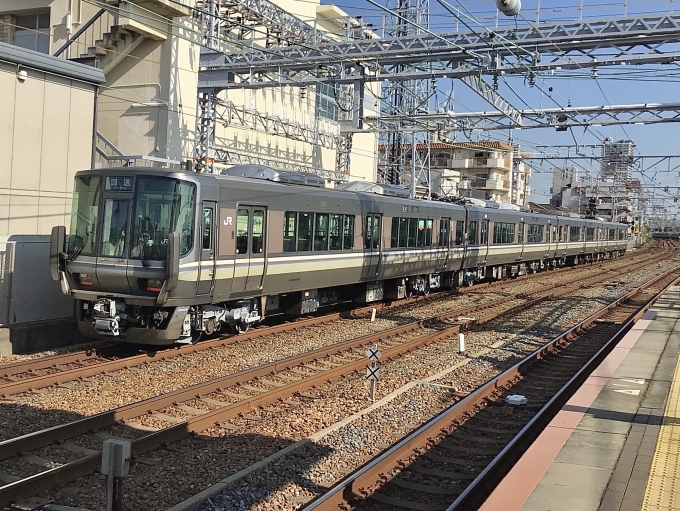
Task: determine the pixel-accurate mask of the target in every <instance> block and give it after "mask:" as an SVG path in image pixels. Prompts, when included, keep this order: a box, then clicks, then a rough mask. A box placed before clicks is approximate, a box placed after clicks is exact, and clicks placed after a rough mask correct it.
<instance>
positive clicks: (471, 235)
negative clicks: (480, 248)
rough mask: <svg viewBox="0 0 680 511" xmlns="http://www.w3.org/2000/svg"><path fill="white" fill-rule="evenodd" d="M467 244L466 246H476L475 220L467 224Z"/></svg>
mask: <svg viewBox="0 0 680 511" xmlns="http://www.w3.org/2000/svg"><path fill="white" fill-rule="evenodd" d="M467 242H468V245H476V244H477V222H476V221H475V220H470V221H469V222H468V233H467Z"/></svg>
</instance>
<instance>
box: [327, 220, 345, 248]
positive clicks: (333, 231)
mask: <svg viewBox="0 0 680 511" xmlns="http://www.w3.org/2000/svg"><path fill="white" fill-rule="evenodd" d="M329 218H330V222H329V224H328V238H329V242H328V250H342V215H330V217H329Z"/></svg>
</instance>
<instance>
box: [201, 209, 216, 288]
mask: <svg viewBox="0 0 680 511" xmlns="http://www.w3.org/2000/svg"><path fill="white" fill-rule="evenodd" d="M216 210H217V205H216V203H215V202H213V201H203V214H202V215H201V235H200V242H201V249H200V253H201V260H200V261H199V263H198V282H197V283H196V295H209V294H210V293H211V292H212V290H213V288H214V287H215V269H216V268H215V264H216V259H217V258H216V257H215V247H216V246H217V239H216V238H217V226H216V222H215V212H216Z"/></svg>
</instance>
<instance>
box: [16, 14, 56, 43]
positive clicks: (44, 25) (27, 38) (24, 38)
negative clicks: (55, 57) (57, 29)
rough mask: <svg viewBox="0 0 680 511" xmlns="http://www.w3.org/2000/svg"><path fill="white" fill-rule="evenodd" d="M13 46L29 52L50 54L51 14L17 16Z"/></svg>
mask: <svg viewBox="0 0 680 511" xmlns="http://www.w3.org/2000/svg"><path fill="white" fill-rule="evenodd" d="M14 25H15V26H14V38H13V41H12V42H13V44H14V45H15V46H19V47H21V48H26V49H27V50H34V51H39V52H41V53H49V52H50V13H49V12H41V13H37V14H27V15H24V16H17V17H16V18H15V21H14Z"/></svg>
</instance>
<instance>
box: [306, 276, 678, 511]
mask: <svg viewBox="0 0 680 511" xmlns="http://www.w3.org/2000/svg"><path fill="white" fill-rule="evenodd" d="M678 271H679V268H677V267H676V268H673V269H671V270H668V271H667V272H664V273H662V274H661V275H659V276H657V277H655V278H654V279H652V280H651V281H649V282H647V283H645V284H644V285H642V286H639V287H637V288H636V289H634V290H632V291H631V292H629V293H627V294H626V295H625V296H623V297H621V298H619V299H617V300H616V301H614V302H612V303H611V304H609V305H607V306H605V307H603V308H602V309H600V310H598V311H597V312H595V313H593V314H592V315H590V316H589V317H587V318H586V319H584V320H583V321H581V322H579V323H578V324H577V325H575V326H574V327H572V328H570V329H569V330H567V331H566V332H564V333H562V334H560V335H559V336H557V337H556V338H554V339H553V340H551V341H550V342H548V343H546V344H544V345H543V346H542V347H540V348H538V349H536V350H535V351H534V352H532V353H531V354H530V355H528V356H527V357H525V358H524V359H523V360H522V361H520V362H518V363H517V364H515V365H514V366H512V367H511V368H509V369H507V370H506V371H504V372H503V373H501V374H499V375H497V376H494V377H493V378H491V379H490V380H488V381H487V382H486V383H485V384H483V385H482V386H480V387H479V388H478V389H477V390H475V391H474V392H472V393H470V394H469V395H468V396H466V397H464V398H462V399H461V400H460V401H459V402H458V403H456V404H454V405H453V406H451V407H449V408H448V409H446V410H445V411H443V412H442V413H440V414H439V415H438V416H436V417H434V418H433V419H431V420H429V421H428V422H427V423H425V424H424V425H423V426H421V427H420V428H418V429H416V430H415V431H413V432H412V433H410V434H409V435H407V436H406V437H404V438H403V439H402V440H400V441H399V442H397V443H396V444H394V445H393V446H391V447H390V448H388V449H387V450H386V451H384V452H383V453H381V454H379V455H378V456H376V457H375V458H373V459H372V460H370V461H369V462H368V463H367V464H365V465H363V466H362V467H360V468H359V469H358V470H356V471H354V472H353V473H351V474H349V475H348V476H346V477H345V478H343V479H342V480H341V481H339V482H338V483H337V484H336V485H334V486H333V487H332V488H331V489H330V490H329V491H328V492H326V493H325V494H323V495H321V496H319V497H317V498H316V499H314V500H313V501H312V502H310V503H309V504H308V505H307V506H305V507H304V508H303V509H304V511H312V510H319V511H325V510H337V509H349V506H350V502H352V501H353V500H355V499H357V498H366V497H368V496H369V495H370V494H371V493H372V492H373V491H374V490H375V489H376V487H377V486H379V485H380V484H381V483H382V482H383V481H384V480H385V479H384V478H381V477H380V476H381V475H384V474H388V473H389V472H390V471H391V470H393V469H394V468H396V467H401V468H403V467H404V466H405V464H404V462H403V461H402V460H406V459H408V458H410V457H412V456H414V454H417V453H419V452H421V451H423V450H427V449H428V447H429V446H430V445H432V444H433V443H436V442H437V439H440V438H442V437H444V436H446V433H447V432H448V431H450V430H451V429H452V428H454V427H456V426H458V425H459V424H460V423H461V422H463V421H465V420H466V419H467V418H469V417H470V416H471V415H473V414H474V413H475V411H476V409H478V408H479V407H481V406H482V405H483V403H484V402H486V401H488V400H489V398H490V397H491V396H493V395H494V393H496V392H497V391H498V389H501V388H503V387H506V386H507V385H509V384H511V383H512V382H513V381H514V380H515V379H517V378H518V377H520V376H521V374H522V372H523V371H525V370H526V369H527V368H528V367H530V366H531V365H533V364H534V363H535V362H536V361H538V360H540V359H542V358H545V357H546V356H547V355H548V353H549V352H551V351H552V350H554V349H555V347H556V346H557V345H559V344H561V343H563V342H565V341H567V340H570V339H572V338H573V337H574V336H576V335H577V334H578V333H580V332H581V331H583V330H584V329H585V328H587V327H588V326H589V325H591V324H593V323H594V322H595V321H597V320H598V319H600V318H601V317H603V316H605V315H606V314H608V313H609V312H610V311H611V310H613V309H615V308H617V307H619V306H621V305H622V304H623V303H624V302H625V301H627V300H630V299H631V298H632V297H634V296H635V295H637V294H638V293H640V292H641V291H642V290H643V289H645V288H646V287H649V286H651V285H653V284H654V283H656V282H658V281H659V280H661V279H663V278H666V277H667V276H669V275H671V274H673V273H675V272H678ZM678 280H679V279H674V281H673V282H671V283H670V284H669V285H668V286H665V287H664V289H663V290H662V291H660V292H658V293H657V294H656V295H655V296H654V298H653V299H652V300H650V301H649V302H648V303H647V304H646V305H645V306H644V307H643V308H642V309H641V310H640V311H638V313H636V314H635V315H634V316H633V317H632V318H631V319H630V320H629V321H627V322H626V324H625V325H624V326H623V327H622V328H621V329H619V330H618V332H617V334H615V336H614V337H612V339H611V340H610V341H609V342H607V345H606V346H607V347H611V346H612V345H613V343H614V342H618V339H619V338H620V337H622V335H623V334H624V333H625V332H627V331H628V330H629V329H630V327H631V326H632V324H633V323H634V322H635V321H637V319H638V318H639V317H641V316H642V314H644V311H646V310H647V309H649V307H651V306H652V304H653V303H654V302H655V301H656V300H657V299H658V298H659V297H660V296H661V295H662V294H663V292H665V290H666V289H668V287H670V286H671V285H673V283H675V282H677V281H678ZM604 353H606V349H605V347H603V348H602V349H600V350H599V351H598V353H597V354H596V355H595V356H593V357H592V358H591V359H590V360H589V362H588V364H587V365H586V366H584V368H583V369H581V370H580V371H579V373H578V374H579V375H582V374H583V373H584V372H585V371H588V373H589V372H591V371H592V370H593V369H594V367H596V366H594V365H593V364H595V362H598V361H599V360H601V359H602V358H604ZM576 381H578V378H577V377H576V376H574V377H572V379H570V381H569V383H568V384H567V385H565V386H564V387H563V388H562V389H561V390H560V391H559V393H558V394H560V395H561V396H562V397H563V396H564V393H566V392H567V391H568V390H571V387H569V384H572V385H573V382H576ZM565 387H569V388H568V389H567V388H565ZM559 399H560V398H558V397H553V398H552V399H551V400H550V402H549V403H548V404H547V405H545V406H544V407H543V408H542V409H541V411H540V412H539V414H537V416H535V417H534V419H532V422H531V424H536V423H537V421H539V420H540V419H538V418H536V417H539V416H540V417H541V418H544V417H545V414H546V413H548V411H550V410H552V409H551V408H550V407H549V405H550V406H554V404H555V403H557V402H559ZM531 429H532V428H529V425H527V426H526V427H525V428H523V429H522V431H521V432H520V434H526V432H528V431H530V430H531ZM521 440H522V439H518V440H516V441H514V442H513V445H514V444H518V443H520V442H521ZM511 450H512V449H510V448H508V447H506V448H505V449H504V450H503V451H502V452H501V454H499V456H498V457H497V458H496V459H498V458H499V457H501V456H502V458H504V457H506V456H508V453H509V452H510V451H511ZM502 458H501V459H502ZM494 462H495V459H494ZM494 462H492V463H493V466H492V467H488V468H487V469H485V470H484V471H483V477H482V475H481V474H480V476H478V477H477V478H476V479H475V480H474V481H473V483H471V485H472V484H475V483H477V484H480V485H481V484H484V483H485V482H486V478H487V477H489V475H490V474H492V473H493V468H494V467H496V466H497V464H498V463H499V462H495V463H494ZM477 488H479V486H477ZM473 493H474V488H472V489H470V490H469V491H466V492H465V493H464V494H462V495H461V496H460V497H459V498H458V499H457V500H456V502H455V503H454V504H455V506H456V507H454V506H453V505H452V506H451V507H450V508H449V510H447V511H450V510H454V509H455V510H456V511H457V510H460V509H470V507H469V502H468V499H469V498H470V495H472V494H473Z"/></svg>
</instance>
